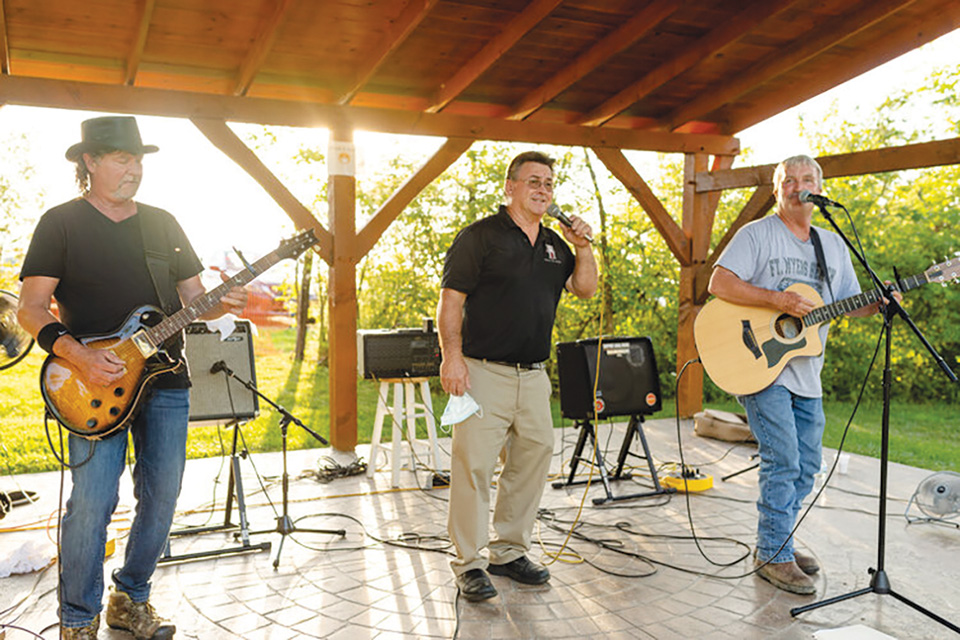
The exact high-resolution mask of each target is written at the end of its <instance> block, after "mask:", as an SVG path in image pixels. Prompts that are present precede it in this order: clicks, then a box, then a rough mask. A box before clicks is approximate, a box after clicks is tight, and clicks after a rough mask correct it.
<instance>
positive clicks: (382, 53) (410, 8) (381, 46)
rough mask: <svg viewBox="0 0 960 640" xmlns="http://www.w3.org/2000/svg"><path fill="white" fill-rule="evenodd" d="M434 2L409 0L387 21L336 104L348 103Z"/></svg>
mask: <svg viewBox="0 0 960 640" xmlns="http://www.w3.org/2000/svg"><path fill="white" fill-rule="evenodd" d="M435 4H437V0H410V2H408V3H407V4H406V6H405V7H404V8H403V11H401V12H400V15H399V16H398V17H397V19H396V20H393V21H390V22H388V24H387V27H386V29H385V33H384V35H383V38H381V39H380V41H379V42H378V43H377V44H376V46H374V47H373V48H372V49H371V50H370V53H369V54H368V55H367V57H366V58H365V59H364V60H363V61H362V62H360V63H359V64H358V65H357V72H356V74H355V76H354V81H353V83H352V84H351V85H350V87H349V88H348V89H347V90H346V91H344V92H343V93H342V94H341V95H340V97H339V98H337V104H342V105H345V104H350V101H351V100H353V98H354V96H356V95H357V92H359V91H360V90H361V89H362V88H363V87H364V85H366V84H367V82H369V81H370V78H372V77H373V74H375V73H376V72H377V70H378V69H380V67H381V66H382V65H383V63H384V62H386V61H387V59H388V58H389V57H390V55H391V54H392V53H393V52H394V51H396V50H397V49H398V48H400V45H402V44H403V43H404V42H406V40H407V38H409V37H410V34H411V33H413V31H414V30H415V29H416V28H417V26H418V25H419V24H420V23H421V22H422V21H423V19H424V18H426V17H427V14H429V13H430V10H431V9H433V7H434V5H435Z"/></svg>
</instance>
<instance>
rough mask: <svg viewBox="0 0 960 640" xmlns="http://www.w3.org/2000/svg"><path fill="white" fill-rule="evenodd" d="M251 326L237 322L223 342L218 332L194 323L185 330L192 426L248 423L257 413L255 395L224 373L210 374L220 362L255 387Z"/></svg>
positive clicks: (257, 400) (247, 322) (257, 399)
mask: <svg viewBox="0 0 960 640" xmlns="http://www.w3.org/2000/svg"><path fill="white" fill-rule="evenodd" d="M252 331H253V327H252V326H251V324H250V321H249V320H237V324H236V328H235V329H234V331H233V333H232V334H230V335H229V336H227V338H226V339H225V340H221V339H220V332H219V331H211V330H209V329H207V325H206V324H204V323H202V322H194V323H192V324H191V325H190V326H188V327H187V329H186V350H185V351H186V357H187V363H188V364H189V366H190V381H191V382H192V383H193V386H192V387H191V388H190V422H191V424H194V425H202V424H226V423H228V422H247V421H249V420H253V419H254V418H256V417H257V415H258V414H259V413H260V399H259V398H258V397H257V395H256V394H255V393H253V392H252V391H250V390H249V389H247V388H246V387H245V386H243V385H242V384H240V383H239V382H237V381H236V380H234V379H233V378H231V377H229V376H228V375H227V374H226V373H224V372H222V371H221V372H217V373H210V368H211V367H213V365H214V363H216V362H219V361H220V360H223V362H225V363H226V365H227V366H228V367H230V369H231V370H232V371H233V372H234V373H235V374H236V375H237V377H238V378H241V379H243V380H246V381H248V382H251V383H253V384H254V385H256V384H257V372H256V367H255V365H254V358H253V333H252Z"/></svg>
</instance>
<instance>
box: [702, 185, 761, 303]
mask: <svg viewBox="0 0 960 640" xmlns="http://www.w3.org/2000/svg"><path fill="white" fill-rule="evenodd" d="M776 201H777V199H776V197H775V196H774V195H773V187H772V186H770V185H764V186H761V187H757V188H756V189H755V190H754V192H753V195H752V196H750V200H748V201H747V204H745V205H744V206H743V209H742V210H741V211H740V213H739V215H737V219H736V220H734V221H733V224H731V225H730V228H729V229H727V231H726V233H724V234H723V237H722V238H721V239H720V242H718V243H717V246H716V247H714V249H713V252H712V253H711V254H710V256H709V257H708V258H707V260H706V261H705V262H704V263H703V264H702V265H700V267H699V268H698V269H697V276H696V283H695V287H694V302H695V304H698V305H700V304H703V303H705V302H706V301H707V298H708V297H709V296H710V294H709V292H708V291H707V287H708V286H709V284H710V275H711V274H712V273H713V267H714V265H715V264H717V260H718V259H719V258H720V254H722V253H723V250H724V249H726V248H727V245H728V244H730V241H731V240H732V239H733V236H734V235H735V234H736V233H737V231H739V230H740V228H741V227H742V226H743V225H745V224H747V223H748V222H753V221H754V220H759V219H760V218H762V217H763V216H765V215H767V212H768V211H770V209H771V208H772V207H773V205H774V204H775V203H776Z"/></svg>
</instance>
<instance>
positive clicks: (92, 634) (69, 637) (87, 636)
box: [60, 615, 100, 640]
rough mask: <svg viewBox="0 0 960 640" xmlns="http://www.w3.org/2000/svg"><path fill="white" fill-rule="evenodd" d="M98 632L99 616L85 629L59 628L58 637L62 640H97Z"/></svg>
mask: <svg viewBox="0 0 960 640" xmlns="http://www.w3.org/2000/svg"><path fill="white" fill-rule="evenodd" d="M98 631H100V616H99V615H98V616H97V617H96V618H94V619H93V621H92V622H90V624H88V625H87V626H85V627H63V626H61V627H60V637H61V638H63V640H97V632H98Z"/></svg>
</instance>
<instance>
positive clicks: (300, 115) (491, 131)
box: [0, 76, 740, 155]
mask: <svg viewBox="0 0 960 640" xmlns="http://www.w3.org/2000/svg"><path fill="white" fill-rule="evenodd" d="M0 95H2V96H3V97H4V99H5V100H6V101H7V102H8V103H10V104H21V105H29V106H35V107H53V108H59V109H84V110H97V111H106V112H115V113H134V114H145V115H158V116H170V117H175V118H209V119H213V120H225V121H230V122H252V123H256V124H264V125H280V126H290V127H327V128H331V127H333V126H337V125H339V124H349V125H350V126H352V127H353V129H354V130H363V131H378V132H381V133H392V134H398V135H423V136H438V137H443V138H470V139H472V140H495V141H501V142H526V143H535V144H558V145H566V146H571V147H611V148H616V149H636V150H645V151H662V152H665V153H671V152H678V153H688V152H703V153H709V154H715V155H716V154H719V155H736V154H737V153H739V151H740V143H739V141H738V140H737V139H736V138H733V137H730V136H717V135H705V134H682V133H672V132H668V131H635V130H629V129H615V128H608V127H577V126H573V125H568V124H562V123H549V122H526V121H525V122H514V121H510V120H503V119H498V118H475V117H470V116H460V115H452V114H446V113H435V114H423V113H419V112H410V111H401V110H398V109H373V108H366V107H344V106H336V105H317V104H311V103H301V102H292V101H287V100H269V99H264V98H250V97H246V96H242V97H241V96H220V95H209V94H200V93H190V92H186V91H164V90H159V89H147V88H143V87H122V86H117V85H106V84H94V83H86V82H65V81H62V80H45V79H40V78H21V77H10V76H0Z"/></svg>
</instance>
